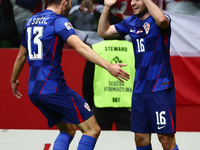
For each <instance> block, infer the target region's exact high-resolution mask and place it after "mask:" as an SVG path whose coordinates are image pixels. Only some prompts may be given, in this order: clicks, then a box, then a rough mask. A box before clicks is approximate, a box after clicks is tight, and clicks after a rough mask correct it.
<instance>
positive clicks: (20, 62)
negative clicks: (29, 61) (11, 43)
mask: <svg viewBox="0 0 200 150" xmlns="http://www.w3.org/2000/svg"><path fill="white" fill-rule="evenodd" d="M26 55H27V51H26V48H24V47H23V46H22V45H21V46H20V50H19V53H18V55H17V58H16V60H15V63H14V66H13V71H12V76H11V80H10V82H11V83H12V82H13V83H14V82H16V80H17V78H18V76H19V74H20V72H21V70H22V68H23V66H24V64H25V62H26Z"/></svg>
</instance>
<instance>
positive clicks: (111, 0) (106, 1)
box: [104, 0, 117, 7]
mask: <svg viewBox="0 0 200 150" xmlns="http://www.w3.org/2000/svg"><path fill="white" fill-rule="evenodd" d="M116 2H117V0H104V6H108V7H111V6H112V5H114V4H115V3H116Z"/></svg>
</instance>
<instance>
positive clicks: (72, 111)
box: [29, 89, 93, 128]
mask: <svg viewBox="0 0 200 150" xmlns="http://www.w3.org/2000/svg"><path fill="white" fill-rule="evenodd" d="M29 98H30V100H31V102H32V103H33V104H34V105H35V106H36V107H37V108H38V109H39V110H40V111H41V112H42V113H43V115H44V116H45V117H46V118H47V119H48V126H49V128H51V127H52V126H54V125H55V124H57V123H60V122H62V121H65V123H73V124H79V123H81V122H83V121H85V120H87V119H88V118H90V117H91V116H92V115H93V112H92V110H90V107H89V105H88V104H87V102H86V101H85V99H83V98H82V97H81V96H80V95H79V94H77V93H76V92H75V91H74V90H72V89H67V90H66V91H65V92H62V93H53V94H43V95H29Z"/></svg>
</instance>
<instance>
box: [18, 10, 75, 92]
mask: <svg viewBox="0 0 200 150" xmlns="http://www.w3.org/2000/svg"><path fill="white" fill-rule="evenodd" d="M74 34H76V33H75V31H74V30H73V27H72V25H71V23H70V22H69V21H68V19H67V18H66V17H64V16H63V15H60V14H56V13H54V12H53V11H51V10H43V11H42V12H39V13H37V14H35V15H34V16H32V17H31V18H30V19H29V20H28V21H27V23H26V26H25V29H24V32H23V36H22V42H21V45H22V46H24V47H25V48H26V49H27V62H28V64H29V66H30V70H29V88H28V94H29V95H38V94H49V93H57V92H61V91H64V90H65V89H66V87H67V85H66V81H65V79H64V73H63V71H62V67H61V58H62V48H63V45H64V42H65V41H66V40H67V38H68V37H69V36H71V35H74Z"/></svg>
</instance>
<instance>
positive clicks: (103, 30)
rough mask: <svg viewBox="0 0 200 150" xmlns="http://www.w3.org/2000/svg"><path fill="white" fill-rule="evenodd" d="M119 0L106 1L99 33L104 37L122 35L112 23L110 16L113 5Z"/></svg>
mask: <svg viewBox="0 0 200 150" xmlns="http://www.w3.org/2000/svg"><path fill="white" fill-rule="evenodd" d="M116 1H117V0H106V1H104V8H103V11H102V13H101V16H100V19H99V24H98V29H97V34H98V35H99V36H100V37H102V38H117V37H120V35H119V34H118V32H117V30H116V29H115V26H114V25H110V22H109V16H110V9H111V6H112V5H114V4H115V3H116Z"/></svg>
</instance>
